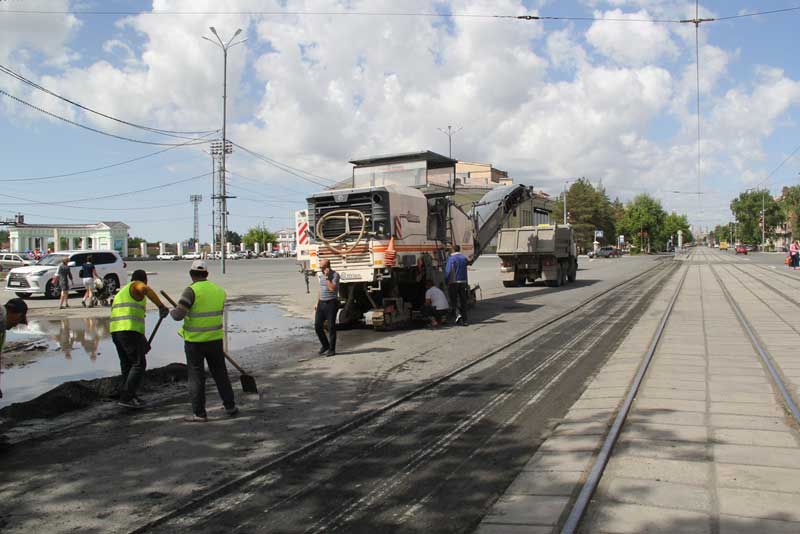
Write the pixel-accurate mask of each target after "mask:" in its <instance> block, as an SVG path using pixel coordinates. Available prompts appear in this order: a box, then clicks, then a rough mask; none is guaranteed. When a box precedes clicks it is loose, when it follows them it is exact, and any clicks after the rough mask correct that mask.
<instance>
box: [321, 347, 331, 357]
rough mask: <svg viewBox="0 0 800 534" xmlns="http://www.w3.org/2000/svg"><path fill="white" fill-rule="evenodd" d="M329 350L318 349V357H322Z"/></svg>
mask: <svg viewBox="0 0 800 534" xmlns="http://www.w3.org/2000/svg"><path fill="white" fill-rule="evenodd" d="M329 350H330V349H329V348H328V347H320V349H319V355H320V356H322V355H323V354H325V353H326V352H328V351H329Z"/></svg>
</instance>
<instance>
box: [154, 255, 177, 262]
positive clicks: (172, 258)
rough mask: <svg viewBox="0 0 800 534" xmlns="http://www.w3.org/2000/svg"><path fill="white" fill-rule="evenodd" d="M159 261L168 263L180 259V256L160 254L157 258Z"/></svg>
mask: <svg viewBox="0 0 800 534" xmlns="http://www.w3.org/2000/svg"><path fill="white" fill-rule="evenodd" d="M156 259H157V260H166V261H175V260H177V259H178V256H176V255H175V254H159V255H158V256H156Z"/></svg>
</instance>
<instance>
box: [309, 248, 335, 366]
mask: <svg viewBox="0 0 800 534" xmlns="http://www.w3.org/2000/svg"><path fill="white" fill-rule="evenodd" d="M338 308H339V273H337V272H336V271H334V270H333V269H331V260H328V259H324V260H321V261H320V262H319V298H318V299H317V304H316V305H315V306H314V331H315V332H316V333H317V337H318V338H319V342H320V344H321V346H320V348H319V353H320V354H321V355H322V354H324V355H325V356H335V355H336V312H337V310H338ZM326 321H327V322H328V335H327V336H326V335H325V322H326Z"/></svg>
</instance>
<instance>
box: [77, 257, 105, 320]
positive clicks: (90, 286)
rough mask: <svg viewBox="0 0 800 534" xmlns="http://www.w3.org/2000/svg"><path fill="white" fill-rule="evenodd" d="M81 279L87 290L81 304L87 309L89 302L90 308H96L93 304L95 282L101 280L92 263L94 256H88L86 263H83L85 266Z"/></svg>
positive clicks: (82, 268) (82, 269)
mask: <svg viewBox="0 0 800 534" xmlns="http://www.w3.org/2000/svg"><path fill="white" fill-rule="evenodd" d="M80 276H81V279H82V280H83V287H84V288H86V293H84V294H83V300H82V301H81V304H83V307H84V308H85V307H86V301H89V307H90V308H92V307H94V304H92V292H93V291H94V281H95V278H98V279H99V278H100V277H99V276H97V269H95V267H94V263H92V256H91V255H89V256H86V261H85V262H83V266H82V267H81V272H80Z"/></svg>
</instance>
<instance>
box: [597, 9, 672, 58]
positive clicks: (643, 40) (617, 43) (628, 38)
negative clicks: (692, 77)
mask: <svg viewBox="0 0 800 534" xmlns="http://www.w3.org/2000/svg"><path fill="white" fill-rule="evenodd" d="M594 15H595V17H596V18H614V19H622V20H632V19H645V20H652V18H653V17H651V16H650V14H649V13H648V12H647V11H644V10H642V11H638V12H635V13H624V12H623V11H621V10H619V9H615V10H612V11H605V12H600V11H596V12H595V14H594ZM623 24H625V23H624V22H600V21H597V22H593V23H592V25H591V26H590V27H589V30H588V31H587V32H586V40H587V41H588V42H589V43H590V44H591V45H592V46H594V47H595V48H596V49H597V50H598V51H599V52H600V53H602V54H604V55H605V56H606V57H608V58H609V59H610V60H611V61H614V62H615V63H619V64H620V65H634V66H639V65H645V64H650V63H655V62H659V61H662V60H673V59H675V58H676V57H677V56H678V47H677V46H676V45H675V43H674V42H673V40H672V36H671V34H670V31H669V29H667V27H666V26H664V25H663V24H658V23H651V22H637V23H630V24H626V25H625V26H624V27H623V26H622V25H623Z"/></svg>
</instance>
